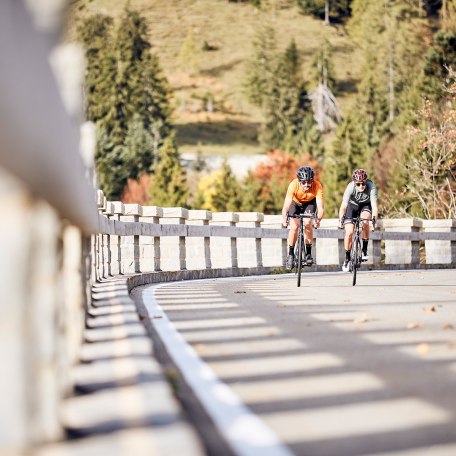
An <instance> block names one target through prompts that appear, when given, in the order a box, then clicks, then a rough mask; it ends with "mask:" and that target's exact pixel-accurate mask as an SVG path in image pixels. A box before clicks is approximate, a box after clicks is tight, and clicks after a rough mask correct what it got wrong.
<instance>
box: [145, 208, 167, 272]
mask: <svg viewBox="0 0 456 456" xmlns="http://www.w3.org/2000/svg"><path fill="white" fill-rule="evenodd" d="M160 217H163V209H162V208H161V207H158V206H143V207H142V217H139V221H140V222H145V223H156V224H158V223H160ZM139 246H140V260H139V261H140V270H141V272H148V271H160V270H161V268H160V237H159V236H155V237H152V236H139Z"/></svg>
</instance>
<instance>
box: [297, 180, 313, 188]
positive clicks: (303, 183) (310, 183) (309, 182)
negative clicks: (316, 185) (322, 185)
mask: <svg viewBox="0 0 456 456" xmlns="http://www.w3.org/2000/svg"><path fill="white" fill-rule="evenodd" d="M299 183H300V184H301V185H306V186H307V187H310V186H311V185H312V181H299Z"/></svg>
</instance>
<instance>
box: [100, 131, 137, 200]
mask: <svg viewBox="0 0 456 456" xmlns="http://www.w3.org/2000/svg"><path fill="white" fill-rule="evenodd" d="M95 163H96V170H97V176H98V184H99V186H100V188H101V189H102V190H103V192H104V194H105V195H106V197H107V198H109V199H119V198H120V196H121V194H122V191H123V188H124V186H125V184H126V183H127V180H128V177H129V173H128V168H127V167H126V166H125V149H124V146H123V145H121V144H120V145H119V144H114V143H113V141H112V140H111V138H110V136H109V134H108V132H107V131H106V130H105V129H104V128H103V127H99V128H98V129H97V148H96V152H95Z"/></svg>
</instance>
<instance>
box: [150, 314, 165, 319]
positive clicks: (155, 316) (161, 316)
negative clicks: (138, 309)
mask: <svg viewBox="0 0 456 456" xmlns="http://www.w3.org/2000/svg"><path fill="white" fill-rule="evenodd" d="M152 318H153V319H154V320H157V319H159V318H163V315H154V316H153V317H152Z"/></svg>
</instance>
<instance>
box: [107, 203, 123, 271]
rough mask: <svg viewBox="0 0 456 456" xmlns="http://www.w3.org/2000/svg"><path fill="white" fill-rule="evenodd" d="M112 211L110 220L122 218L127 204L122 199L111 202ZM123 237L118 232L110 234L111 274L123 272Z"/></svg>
mask: <svg viewBox="0 0 456 456" xmlns="http://www.w3.org/2000/svg"><path fill="white" fill-rule="evenodd" d="M111 211H112V214H109V215H108V217H109V219H110V220H120V217H121V216H123V215H124V214H125V206H124V204H123V203H121V202H120V201H112V202H111ZM121 239H122V237H121V236H118V235H116V234H113V235H111V236H110V239H109V247H110V255H109V256H110V259H111V265H110V273H111V275H117V274H120V273H121V271H122V270H121V262H122V249H121V243H120V241H121Z"/></svg>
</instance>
